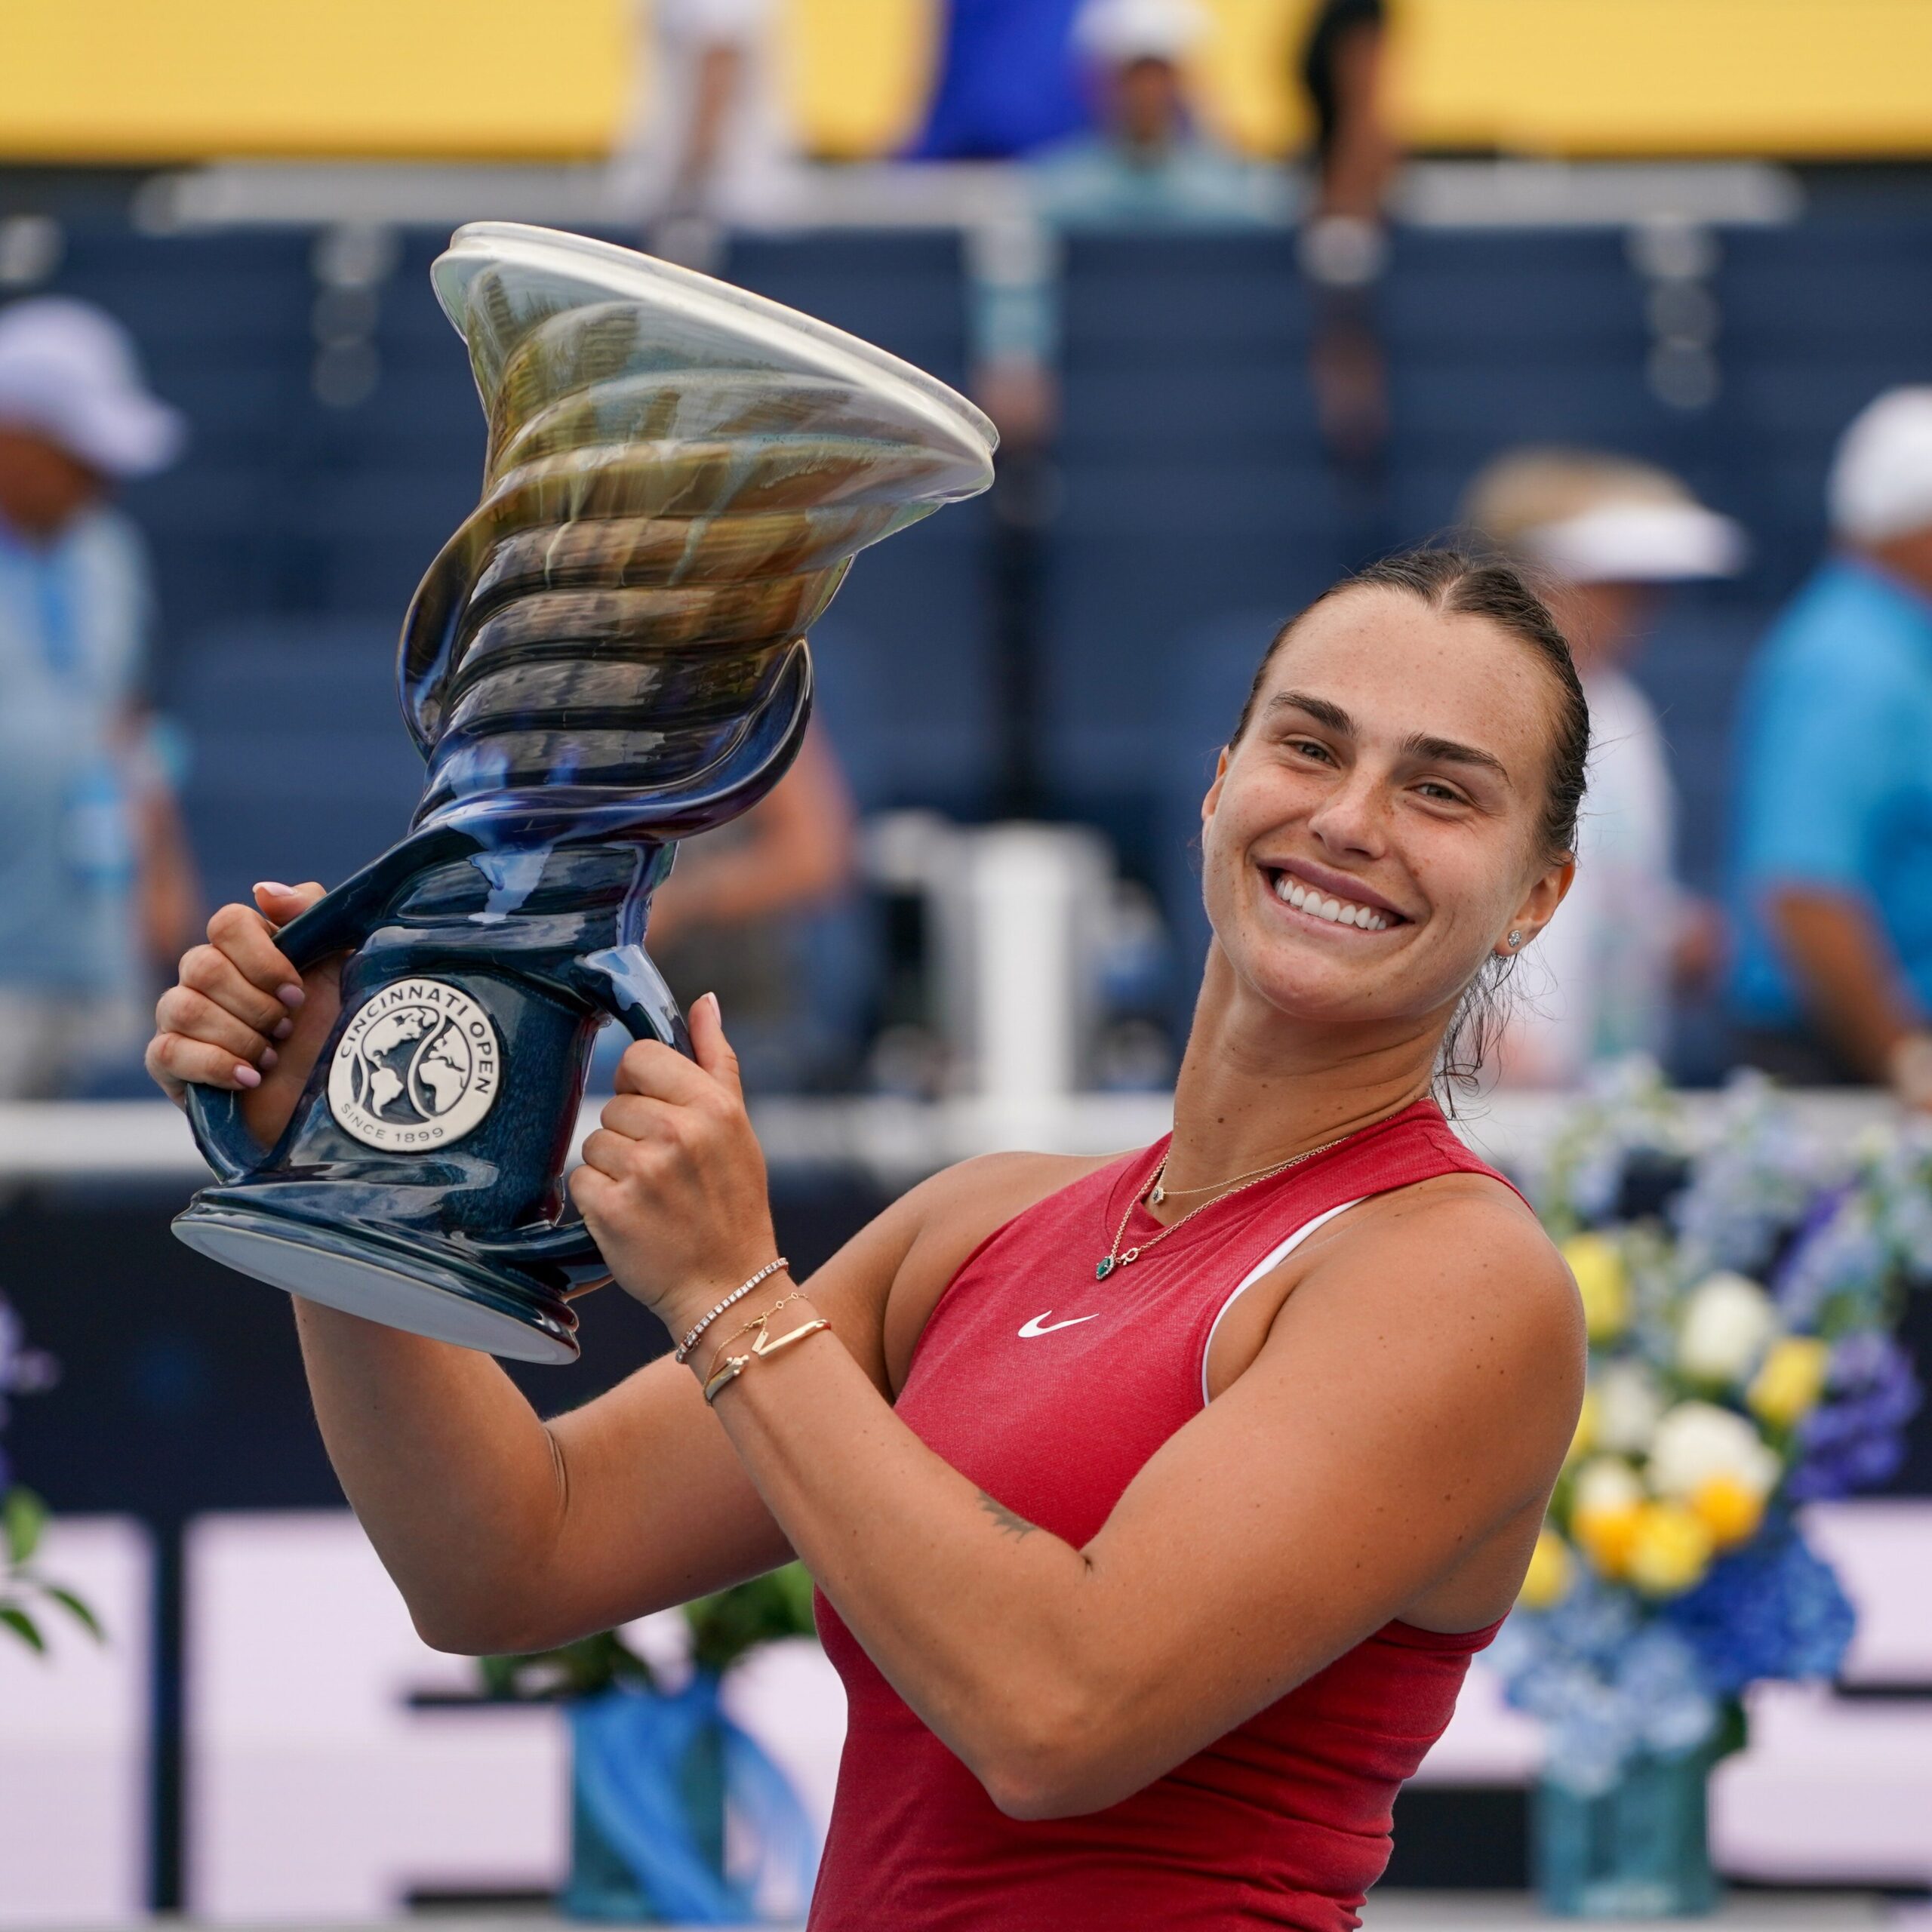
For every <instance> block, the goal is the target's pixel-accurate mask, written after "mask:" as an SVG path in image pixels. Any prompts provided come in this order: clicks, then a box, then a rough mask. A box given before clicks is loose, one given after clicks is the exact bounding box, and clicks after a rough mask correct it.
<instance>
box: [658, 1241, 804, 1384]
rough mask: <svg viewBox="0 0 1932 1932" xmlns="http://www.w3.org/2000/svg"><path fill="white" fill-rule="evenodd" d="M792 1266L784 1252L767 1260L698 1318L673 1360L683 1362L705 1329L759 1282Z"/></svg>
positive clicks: (676, 1349) (673, 1352) (677, 1348)
mask: <svg viewBox="0 0 1932 1932" xmlns="http://www.w3.org/2000/svg"><path fill="white" fill-rule="evenodd" d="M789 1266H791V1263H789V1262H788V1261H787V1260H786V1259H785V1257H784V1256H783V1255H782V1254H781V1255H780V1257H778V1259H777V1260H776V1261H769V1262H767V1263H765V1265H764V1266H763V1267H762V1268H761V1269H759V1270H758V1272H757V1273H756V1274H755V1275H753V1276H752V1278H751V1279H750V1280H749V1281H747V1282H746V1284H744V1286H743V1287H741V1288H734V1289H733V1290H732V1291H731V1293H730V1294H728V1295H727V1296H726V1297H724V1300H722V1301H721V1302H720V1303H718V1306H716V1307H715V1308H714V1309H710V1310H709V1311H708V1312H706V1313H705V1314H703V1315H700V1317H699V1318H698V1321H697V1327H694V1329H692V1331H691V1333H690V1334H688V1335H687V1336H686V1337H685V1339H684V1340H682V1341H681V1342H680V1343H678V1346H676V1347H675V1349H672V1351H671V1359H672V1361H676V1362H682V1361H683V1360H684V1358H685V1356H687V1355H689V1354H690V1353H691V1346H692V1344H693V1343H695V1342H696V1341H697V1338H698V1337H700V1335H702V1334H703V1333H704V1331H706V1329H707V1328H709V1327H710V1326H711V1324H712V1323H713V1322H714V1321H716V1320H717V1319H718V1317H719V1316H720V1315H722V1314H723V1313H724V1311H725V1310H726V1309H728V1308H729V1307H730V1306H731V1304H732V1303H734V1302H740V1301H743V1300H744V1298H745V1297H746V1296H747V1295H748V1294H750V1293H751V1291H752V1289H754V1288H755V1287H757V1286H758V1284H759V1282H761V1281H769V1280H770V1279H771V1277H772V1276H773V1275H775V1274H777V1272H778V1271H779V1269H781V1268H787V1267H789Z"/></svg>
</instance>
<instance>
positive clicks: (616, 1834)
mask: <svg viewBox="0 0 1932 1932" xmlns="http://www.w3.org/2000/svg"><path fill="white" fill-rule="evenodd" d="M684 1619H685V1626H686V1629H687V1631H688V1634H689V1636H690V1640H691V1650H690V1664H691V1670H690V1674H689V1676H688V1679H687V1680H686V1681H681V1682H674V1681H669V1674H668V1673H666V1672H663V1671H662V1670H660V1669H658V1668H657V1667H654V1665H653V1664H652V1663H651V1660H649V1659H648V1658H647V1657H645V1655H644V1654H642V1653H641V1651H638V1650H637V1649H636V1648H635V1647H633V1646H632V1644H629V1642H627V1641H626V1639H625V1637H624V1635H623V1633H622V1632H619V1631H615V1630H607V1631H605V1632H602V1633H601V1634H600V1635H596V1636H592V1637H586V1638H582V1639H580V1641H577V1642H576V1643H574V1644H565V1645H563V1646H561V1647H559V1648H558V1649H556V1650H552V1651H538V1652H534V1653H531V1654H527V1655H524V1656H518V1657H485V1658H482V1659H481V1660H479V1663H480V1667H481V1672H482V1675H483V1682H484V1686H485V1689H486V1690H487V1691H488V1693H489V1694H491V1695H492V1696H494V1697H511V1698H528V1699H543V1700H556V1701H558V1702H561V1703H563V1704H564V1705H565V1707H566V1709H567V1710H568V1713H569V1716H570V1721H571V1745H572V1761H573V1762H572V1786H573V1789H572V1799H571V1878H570V1882H569V1884H568V1887H567V1888H566V1890H565V1893H564V1895H563V1898H562V1901H561V1903H562V1905H563V1909H564V1911H565V1914H566V1915H568V1916H570V1917H572V1918H589V1919H607V1920H619V1921H623V1922H625V1923H627V1924H638V1923H643V1922H650V1921H657V1920H660V1919H661V1920H666V1921H673V1922H675V1923H678V1924H732V1925H738V1924H745V1923H746V1922H748V1921H751V1920H752V1919H755V1918H757V1917H758V1915H759V1909H760V1907H761V1906H762V1905H763V1904H764V1903H765V1902H766V1901H767V1900H768V1899H771V1898H772V1897H777V1899H779V1900H781V1901H783V1903H784V1905H785V1906H786V1909H788V1910H789V1909H798V1910H802V1909H803V1906H804V1903H805V1901H806V1900H808V1899H809V1897H810V1896H811V1882H812V1877H813V1874H814V1871H815V1870H816V1869H817V1863H818V1845H817V1835H816V1833H815V1832H814V1829H813V1828H812V1826H811V1823H810V1821H809V1820H808V1819H807V1817H806V1816H805V1814H804V1810H803V1808H802V1807H801V1805H800V1804H799V1802H798V1797H797V1795H796V1794H795V1792H793V1791H792V1789H791V1787H790V1786H789V1784H787V1783H786V1780H785V1778H784V1777H783V1774H782V1773H781V1772H780V1770H779V1769H778V1767H777V1765H776V1764H774V1763H773V1762H772V1761H771V1759H770V1758H768V1756H767V1755H766V1754H765V1752H764V1750H763V1749H761V1747H760V1746H759V1745H758V1742H757V1740H755V1738H753V1737H751V1736H750V1735H749V1734H748V1733H746V1731H744V1730H741V1729H740V1727H738V1726H737V1724H734V1723H733V1722H732V1721H731V1718H729V1717H728V1716H727V1715H726V1714H725V1712H724V1709H723V1708H722V1706H721V1702H720V1686H721V1679H722V1678H723V1677H724V1673H725V1672H727V1671H728V1670H729V1669H731V1666H733V1665H734V1664H735V1663H739V1662H740V1661H741V1660H743V1658H744V1657H746V1656H747V1655H748V1654H749V1653H750V1652H752V1651H755V1650H756V1649H758V1647H760V1646H761V1645H762V1644H769V1643H773V1642H776V1641H778V1640H779V1639H780V1638H786V1637H799V1636H809V1635H811V1633H812V1629H813V1624H812V1585H811V1578H810V1577H808V1576H807V1575H806V1574H805V1572H804V1569H803V1568H802V1567H801V1566H800V1565H798V1564H796V1563H792V1564H786V1566H785V1567H783V1569H780V1570H776V1571H772V1572H771V1573H770V1574H768V1575H766V1576H763V1577H754V1578H752V1580H751V1581H749V1583H740V1584H737V1585H734V1586H733V1587H732V1588H731V1589H725V1590H719V1591H718V1592H715V1593H714V1594H713V1595H710V1596H706V1597H700V1598H697V1600H696V1601H694V1602H691V1603H688V1604H685V1607H684ZM728 1810H729V1811H730V1812H731V1813H732V1814H734V1815H735V1816H736V1817H738V1818H739V1819H740V1820H741V1821H742V1822H743V1824H744V1826H746V1827H747V1829H746V1831H745V1832H743V1833H742V1834H740V1838H741V1840H742V1842H741V1843H740V1844H738V1845H737V1847H736V1851H735V1853H734V1854H733V1855H729V1856H728V1852H729V1851H730V1850H731V1847H728V1844H727V1833H726V1829H725V1818H726V1814H727V1811H728Z"/></svg>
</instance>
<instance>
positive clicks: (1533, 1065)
mask: <svg viewBox="0 0 1932 1932" xmlns="http://www.w3.org/2000/svg"><path fill="white" fill-rule="evenodd" d="M1463 519H1464V521H1466V523H1467V524H1468V525H1469V527H1470V528H1472V530H1474V531H1478V532H1479V533H1480V534H1481V535H1482V536H1484V537H1486V538H1487V539H1488V540H1489V541H1490V542H1491V543H1494V544H1496V545H1497V546H1498V547H1499V548H1500V549H1503V550H1505V551H1506V552H1509V554H1510V555H1512V556H1513V557H1515V558H1517V559H1518V561H1521V563H1523V564H1524V565H1527V566H1528V567H1529V568H1531V569H1532V570H1533V571H1534V572H1535V573H1536V574H1537V577H1538V578H1539V580H1540V582H1541V584H1542V586H1543V589H1544V591H1545V592H1546V595H1547V596H1548V598H1549V603H1550V606H1551V608H1552V610H1553V611H1554V612H1555V615H1556V617H1557V620H1558V623H1560V624H1561V626H1562V627H1563V629H1564V632H1565V634H1566V635H1567V636H1568V638H1569V639H1570V641H1571V648H1572V650H1573V651H1574V653H1575V654H1576V659H1577V673H1578V675H1579V676H1580V677H1581V678H1582V679H1583V689H1584V691H1585V693H1586V695H1587V696H1588V697H1589V703H1590V736H1591V740H1592V748H1591V754H1590V773H1589V783H1590V789H1589V797H1588V798H1586V800H1585V801H1584V807H1583V828H1582V832H1581V836H1580V850H1579V852H1578V854H1577V857H1578V860H1579V863H1578V866H1577V878H1576V883H1575V884H1574V885H1573V886H1572V887H1571V891H1570V896H1569V897H1568V898H1567V900H1564V906H1563V910H1562V912H1561V915H1560V916H1559V917H1558V918H1555V919H1554V920H1552V921H1551V923H1550V925H1549V929H1548V931H1546V932H1545V933H1544V934H1543V935H1542V936H1541V937H1540V938H1539V939H1538V940H1537V943H1536V945H1535V946H1534V948H1533V949H1532V950H1531V952H1529V953H1528V954H1527V955H1525V972H1526V975H1527V977H1526V980H1525V983H1524V990H1525V992H1526V995H1527V998H1525V999H1524V1001H1523V1002H1522V1003H1521V1004H1520V1005H1519V1006H1518V1009H1517V1010H1516V1011H1515V1014H1513V1015H1512V1018H1511V1020H1510V1022H1509V1028H1508V1030H1507V1032H1506V1035H1505V1037H1504V1039H1503V1048H1502V1052H1501V1054H1500V1056H1499V1060H1500V1066H1501V1069H1502V1075H1503V1079H1504V1080H1505V1081H1506V1082H1508V1083H1509V1084H1514V1085H1521V1086H1540V1087H1549V1086H1568V1085H1571V1084H1574V1082H1575V1081H1577V1080H1578V1079H1579V1078H1580V1077H1581V1076H1582V1075H1583V1073H1584V1072H1586V1069H1588V1068H1589V1066H1590V1065H1591V1064H1592V1063H1593V1062H1596V1061H1599V1060H1612V1059H1615V1058H1616V1057H1618V1056H1619V1055H1621V1054H1629V1053H1635V1052H1644V1053H1649V1054H1656V1055H1659V1056H1661V1054H1663V1051H1664V1049H1665V1048H1666V1044H1667V1043H1668V1042H1667V1035H1668V1032H1669V1020H1670V995H1671V990H1672V985H1673V983H1675V984H1676V985H1679V986H1683V985H1687V984H1694V983H1696V982H1697V981H1698V980H1700V979H1703V978H1706V977H1709V974H1711V973H1712V972H1713V971H1715V966H1716V962H1717V954H1718V920H1717V915H1716V914H1715V910H1714V909H1712V908H1711V907H1709V906H1705V905H1703V904H1702V903H1700V902H1697V901H1696V900H1693V899H1692V898H1691V897H1690V896H1689V895H1688V894H1687V893H1686V892H1685V891H1684V890H1683V888H1681V886H1679V885H1678V883H1677V881H1676V866H1675V858H1676V820H1677V800H1676V795H1675V789H1674V788H1673V786H1672V783H1671V779H1670V771H1669V762H1668V761H1667V759H1666V756H1665V752H1664V746H1663V734H1662V733H1661V732H1660V730H1659V729H1658V725H1657V714H1656V712H1654V710H1652V709H1651V703H1650V700H1648V699H1647V698H1646V697H1644V694H1643V693H1642V692H1641V691H1639V690H1638V688H1637V686H1636V685H1635V684H1634V683H1633V682H1632V680H1631V678H1630V677H1629V675H1628V672H1627V669H1626V666H1628V664H1629V662H1630V660H1631V659H1632V657H1634V656H1635V654H1636V651H1637V650H1638V647H1639V646H1640V645H1641V642H1642V641H1643V636H1644V629H1645V628H1646V620H1647V616H1648V614H1649V610H1650V606H1651V601H1652V599H1653V598H1654V596H1655V595H1656V593H1657V586H1660V585H1663V584H1666V583H1683V582H1686V581H1687V580H1692V579H1695V578H1699V577H1721V576H1726V575H1728V574H1730V572H1732V571H1735V570H1736V569H1737V567H1738V565H1739V564H1740V561H1742V557H1743V538H1742V534H1741V533H1740V531H1739V530H1738V528H1737V525H1735V524H1734V523H1732V522H1731V521H1730V519H1729V518H1726V517H1721V516H1718V515H1715V514H1714V513H1713V512H1711V511H1709V510H1708V509H1705V508H1704V507H1703V505H1702V504H1700V503H1698V502H1697V500H1696V499H1695V498H1694V497H1692V496H1691V494H1690V492H1689V491H1687V490H1686V489H1685V488H1684V486H1683V485H1682V484H1681V483H1680V482H1678V480H1677V479H1676V478H1675V477H1674V476H1672V475H1669V474H1668V473H1667V472H1665V471H1663V470H1661V469H1653V468H1652V467H1651V466H1650V465H1649V464H1647V463H1635V462H1632V461H1631V460H1629V459H1628V458H1626V457H1616V456H1607V455H1598V454H1592V453H1591V452H1589V451H1566V450H1521V451H1514V452H1512V453H1511V454H1508V455H1505V456H1503V457H1498V458H1497V460H1495V461H1494V463H1491V464H1490V465H1489V466H1488V467H1487V469H1484V470H1483V471H1482V472H1481V474H1480V475H1478V476H1477V477H1476V478H1475V481H1474V482H1473V483H1472V484H1471V485H1470V486H1469V494H1468V497H1467V498H1466V501H1465V503H1464V507H1463ZM1539 980H1542V981H1543V982H1546V983H1539Z"/></svg>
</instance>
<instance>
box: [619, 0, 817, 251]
mask: <svg viewBox="0 0 1932 1932" xmlns="http://www.w3.org/2000/svg"><path fill="white" fill-rule="evenodd" d="M775 13H776V8H775V7H774V4H773V0H634V4H633V7H632V21H633V23H634V32H635V42H636V47H637V56H636V60H635V73H636V76H637V79H636V84H635V85H634V87H633V88H632V97H633V100H632V108H631V110H630V112H629V116H628V126H627V128H626V132H625V134H624V136H623V140H622V141H621V143H620V146H619V149H618V152H617V155H616V156H615V158H614V161H613V162H612V165H611V199H612V202H613V205H614V211H615V212H617V214H620V216H621V217H623V219H624V220H630V221H635V222H637V223H640V224H641V226H643V227H644V229H645V232H646V234H647V235H648V237H649V239H650V244H651V248H653V250H654V251H655V252H656V253H657V254H660V255H663V256H666V257H668V258H669V259H670V260H674V261H682V262H687V263H691V264H692V265H693V266H706V267H709V266H712V265H713V263H714V260H715V255H716V253H717V249H718V238H717V237H718V229H720V228H721V227H736V228H755V227H758V226H761V225H764V224H765V223H771V222H775V221H783V220H785V219H786V217H787V216H789V214H792V213H793V212H794V211H795V208H796V207H797V204H798V198H799V192H800V183H799V173H798V166H797V151H796V143H795V139H794V136H793V133H792V126H791V122H790V119H789V115H788V114H787V112H786V106H785V102H784V99H783V94H782V91H781V90H780V85H779V79H778V74H777V58H776V54H775V51H774V45H773V32H774V16H775Z"/></svg>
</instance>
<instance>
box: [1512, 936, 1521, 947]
mask: <svg viewBox="0 0 1932 1932" xmlns="http://www.w3.org/2000/svg"><path fill="white" fill-rule="evenodd" d="M1509 943H1510V945H1511V946H1512V947H1515V946H1521V944H1522V943H1523V935H1522V934H1521V933H1512V934H1510V935H1509Z"/></svg>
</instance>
